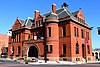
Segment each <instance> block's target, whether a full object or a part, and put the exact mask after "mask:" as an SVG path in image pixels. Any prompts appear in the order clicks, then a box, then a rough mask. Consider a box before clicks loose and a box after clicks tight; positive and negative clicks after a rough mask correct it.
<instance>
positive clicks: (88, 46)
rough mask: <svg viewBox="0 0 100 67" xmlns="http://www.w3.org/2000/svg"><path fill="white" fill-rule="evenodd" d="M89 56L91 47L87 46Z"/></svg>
mask: <svg viewBox="0 0 100 67" xmlns="http://www.w3.org/2000/svg"><path fill="white" fill-rule="evenodd" d="M87 50H88V54H90V46H89V45H88V46H87Z"/></svg>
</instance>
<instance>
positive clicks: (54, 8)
mask: <svg viewBox="0 0 100 67" xmlns="http://www.w3.org/2000/svg"><path fill="white" fill-rule="evenodd" d="M52 12H53V13H56V4H54V3H53V4H52Z"/></svg>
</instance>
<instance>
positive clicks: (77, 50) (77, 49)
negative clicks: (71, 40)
mask: <svg viewBox="0 0 100 67" xmlns="http://www.w3.org/2000/svg"><path fill="white" fill-rule="evenodd" d="M76 54H79V45H78V43H76Z"/></svg>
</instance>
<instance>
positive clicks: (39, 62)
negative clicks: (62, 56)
mask: <svg viewBox="0 0 100 67" xmlns="http://www.w3.org/2000/svg"><path fill="white" fill-rule="evenodd" d="M28 64H35V65H38V64H53V65H62V64H64V65H76V64H85V63H83V62H75V63H74V62H68V61H47V63H45V62H44V61H43V60H39V61H38V62H29V63H28Z"/></svg>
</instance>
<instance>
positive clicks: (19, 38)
mask: <svg viewBox="0 0 100 67" xmlns="http://www.w3.org/2000/svg"><path fill="white" fill-rule="evenodd" d="M20 38H21V36H20V33H19V42H20Z"/></svg>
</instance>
